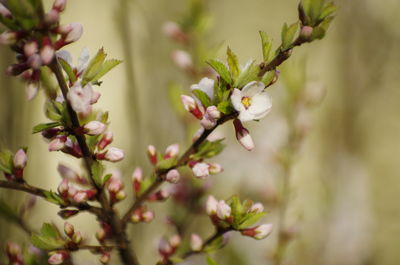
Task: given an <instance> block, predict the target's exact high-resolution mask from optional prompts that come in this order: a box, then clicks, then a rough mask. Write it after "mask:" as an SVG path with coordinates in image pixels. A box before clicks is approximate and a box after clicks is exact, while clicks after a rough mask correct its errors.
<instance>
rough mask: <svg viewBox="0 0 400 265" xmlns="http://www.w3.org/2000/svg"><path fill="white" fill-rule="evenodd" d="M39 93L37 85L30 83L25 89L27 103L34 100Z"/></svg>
mask: <svg viewBox="0 0 400 265" xmlns="http://www.w3.org/2000/svg"><path fill="white" fill-rule="evenodd" d="M38 91H39V87H38V84H37V83H28V84H27V86H26V87H25V98H26V100H27V101H31V100H32V99H34V98H35V97H36V95H37V93H38Z"/></svg>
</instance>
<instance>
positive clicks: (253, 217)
mask: <svg viewBox="0 0 400 265" xmlns="http://www.w3.org/2000/svg"><path fill="white" fill-rule="evenodd" d="M265 215H266V213H248V214H246V215H245V216H244V217H243V218H242V220H240V222H239V227H238V229H245V228H248V227H250V226H252V225H254V224H255V223H257V222H258V221H260V219H261V218H262V217H264V216H265Z"/></svg>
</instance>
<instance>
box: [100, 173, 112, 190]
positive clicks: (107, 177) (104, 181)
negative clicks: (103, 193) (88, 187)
mask: <svg viewBox="0 0 400 265" xmlns="http://www.w3.org/2000/svg"><path fill="white" fill-rule="evenodd" d="M111 177H112V174H107V175H105V176H104V178H103V185H102V186H103V187H104V185H105V184H106V183H107V181H109V180H110V178H111Z"/></svg>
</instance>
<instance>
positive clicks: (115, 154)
mask: <svg viewBox="0 0 400 265" xmlns="http://www.w3.org/2000/svg"><path fill="white" fill-rule="evenodd" d="M124 157H125V155H124V151H122V150H121V149H118V148H115V147H110V149H108V151H107V153H106V154H105V159H106V160H108V161H110V162H118V161H121V160H122V159H124Z"/></svg>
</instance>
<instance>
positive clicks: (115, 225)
mask: <svg viewBox="0 0 400 265" xmlns="http://www.w3.org/2000/svg"><path fill="white" fill-rule="evenodd" d="M49 67H50V69H51V70H52V71H53V73H54V74H55V76H56V78H57V81H58V84H59V86H60V88H61V92H62V94H63V96H64V99H65V102H66V105H67V110H68V114H69V116H70V119H71V123H72V128H71V129H72V131H76V129H78V128H80V127H81V125H80V123H79V118H78V115H77V113H76V112H75V111H74V110H73V109H72V106H71V103H70V102H69V101H68V98H67V95H68V90H69V88H68V85H67V83H66V81H65V79H64V75H63V72H62V70H61V66H60V64H59V62H58V60H57V57H55V58H54V59H53V61H52V62H51V63H50V65H49ZM75 137H76V139H77V141H78V144H79V147H80V148H81V151H82V155H83V159H84V162H85V166H86V169H87V171H88V175H89V179H90V181H91V182H92V185H93V187H95V188H96V189H97V191H98V192H97V200H98V201H99V203H100V204H101V207H102V211H103V213H104V216H105V219H103V221H106V222H107V223H109V224H110V225H111V227H112V231H113V235H114V239H115V241H116V243H117V245H118V251H119V256H120V258H121V260H122V262H123V263H124V264H126V265H139V261H138V259H137V257H136V254H135V253H134V252H133V250H132V249H130V247H129V246H130V242H129V240H128V238H127V235H126V232H125V230H124V226H123V224H122V222H121V220H120V218H119V216H118V214H117V213H116V212H115V211H114V209H113V208H112V206H111V205H110V203H109V201H108V198H107V196H106V194H105V193H104V192H103V188H102V187H99V186H97V185H96V183H95V181H94V178H93V175H92V170H91V168H92V164H93V163H94V162H95V161H96V158H95V156H94V155H93V154H92V152H91V151H90V149H89V147H88V145H87V143H86V137H85V135H82V134H75Z"/></svg>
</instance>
